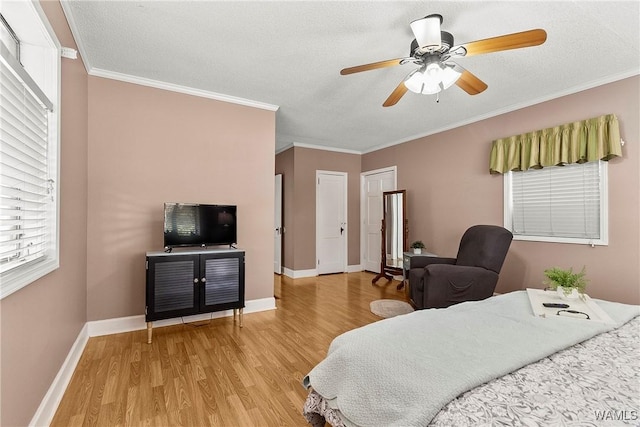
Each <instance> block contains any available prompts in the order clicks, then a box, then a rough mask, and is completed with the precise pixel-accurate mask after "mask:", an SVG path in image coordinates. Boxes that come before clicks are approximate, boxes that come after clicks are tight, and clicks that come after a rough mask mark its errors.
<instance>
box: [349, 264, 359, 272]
mask: <svg viewBox="0 0 640 427" xmlns="http://www.w3.org/2000/svg"><path fill="white" fill-rule="evenodd" d="M359 271H362V265H360V264H357V265H348V266H347V273H357V272H359Z"/></svg>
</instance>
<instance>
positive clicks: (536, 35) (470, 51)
mask: <svg viewBox="0 0 640 427" xmlns="http://www.w3.org/2000/svg"><path fill="white" fill-rule="evenodd" d="M545 40H547V32H546V31H545V30H541V29H536V30H529V31H522V32H520V33H513V34H505V35H503V36H498V37H492V38H490V39H484V40H477V41H475V42H469V43H466V44H463V45H462V47H464V48H465V49H466V50H467V54H466V55H465V56H472V55H480V54H483V53H491V52H500V51H502V50H509V49H519V48H522V47H530V46H538V45H541V44H542V43H544V42H545Z"/></svg>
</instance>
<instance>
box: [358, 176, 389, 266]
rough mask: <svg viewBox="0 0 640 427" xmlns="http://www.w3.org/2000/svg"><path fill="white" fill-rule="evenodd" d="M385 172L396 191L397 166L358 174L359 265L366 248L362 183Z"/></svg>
mask: <svg viewBox="0 0 640 427" xmlns="http://www.w3.org/2000/svg"><path fill="white" fill-rule="evenodd" d="M385 172H393V188H394V190H397V189H398V166H397V165H394V166H387V167H385V168H380V169H374V170H370V171H365V172H362V173H360V265H362V259H363V258H364V251H365V247H366V243H367V241H366V237H367V236H366V234H365V233H364V232H363V227H364V223H365V220H366V218H365V210H366V203H365V202H366V199H365V196H364V195H365V190H364V183H365V181H366V177H367V176H369V175H376V174H379V173H385Z"/></svg>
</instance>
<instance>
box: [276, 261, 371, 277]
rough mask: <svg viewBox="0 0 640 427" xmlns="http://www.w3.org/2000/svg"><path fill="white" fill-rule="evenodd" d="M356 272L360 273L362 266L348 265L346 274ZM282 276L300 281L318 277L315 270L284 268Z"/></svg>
mask: <svg viewBox="0 0 640 427" xmlns="http://www.w3.org/2000/svg"><path fill="white" fill-rule="evenodd" d="M358 271H362V266H361V265H360V264H358V265H348V266H347V271H346V272H347V273H356V272H358ZM282 274H284V275H285V276H287V277H291V278H292V279H301V278H303V277H315V276H317V275H318V270H316V269H311V270H292V269H290V268H287V267H284V268H283V269H282Z"/></svg>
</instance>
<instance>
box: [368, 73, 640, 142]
mask: <svg viewBox="0 0 640 427" xmlns="http://www.w3.org/2000/svg"><path fill="white" fill-rule="evenodd" d="M638 74H640V72H638V70H637V69H635V70H628V71H624V72H621V73H618V74H614V75H612V76H608V77H606V78H603V79H598V80H593V81H591V82H587V83H585V84H582V85H578V86H573V87H570V88H568V89H565V90H563V91H560V92H555V93H552V94H549V95H547V96H544V97H540V98H535V99H531V100H528V101H525V102H521V103H518V104H512V105H509V106H507V107H504V108H501V109H498V110H493V111H490V112H488V113H485V114H480V115H478V116H474V117H470V118H468V119H466V120H462V121H459V122H455V123H451V124H449V125H447V126H443V127H440V128H436V129H431V130H429V131H428V132H424V133H420V134H417V135H413V136H408V137H406V138H402V139H399V140H396V141H392V142H388V143H386V144H380V145H377V146H375V147H372V148H368V149H366V150H363V151H361V152H360V154H368V153H372V152H374V151H378V150H382V149H384V148H389V147H393V146H394V145H400V144H404V143H405V142H410V141H415V140H416V139H420V138H425V137H427V136H431V135H435V134H438V133H441V132H446V131H448V130H451V129H456V128H459V127H462V126H466V125H469V124H471V123H475V122H479V121H482V120H485V119H490V118H492V117H496V116H500V115H502V114H506V113H510V112H512V111H516V110H520V109H523V108H526V107H531V106H533V105H536V104H541V103H543V102H547V101H551V100H554V99H557V98H561V97H563V96H567V95H572V94H574V93H578V92H582V91H584V90H587V89H592V88H595V87H598V86H602V85H606V84H609V83H613V82H617V81H619V80H623V79H626V78H629V77H633V76H636V75H638Z"/></svg>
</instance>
